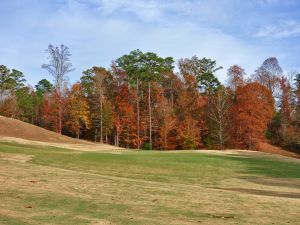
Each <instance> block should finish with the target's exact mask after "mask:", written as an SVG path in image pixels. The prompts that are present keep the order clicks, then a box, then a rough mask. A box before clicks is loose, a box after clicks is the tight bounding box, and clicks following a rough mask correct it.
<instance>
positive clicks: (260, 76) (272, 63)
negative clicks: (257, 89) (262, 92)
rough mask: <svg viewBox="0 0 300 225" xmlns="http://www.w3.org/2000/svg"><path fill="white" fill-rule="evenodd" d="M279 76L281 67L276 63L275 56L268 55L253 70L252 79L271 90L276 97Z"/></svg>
mask: <svg viewBox="0 0 300 225" xmlns="http://www.w3.org/2000/svg"><path fill="white" fill-rule="evenodd" d="M281 76H282V68H281V67H280V65H279V63H278V60H277V58H275V57H270V58H267V59H266V60H265V61H264V62H263V64H262V65H261V66H260V67H259V68H258V69H257V70H256V71H255V74H254V80H256V81H257V82H259V83H260V84H262V85H264V86H266V87H267V88H268V89H269V90H270V91H271V92H272V95H273V96H274V97H276V96H277V93H276V91H277V89H279V86H280V78H281ZM277 97H278V96H277Z"/></svg>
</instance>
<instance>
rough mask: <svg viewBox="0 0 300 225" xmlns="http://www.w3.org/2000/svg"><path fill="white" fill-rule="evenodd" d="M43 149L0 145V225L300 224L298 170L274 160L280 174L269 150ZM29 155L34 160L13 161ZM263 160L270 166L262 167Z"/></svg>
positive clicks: (293, 166) (264, 163) (299, 182)
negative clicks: (119, 151)
mask: <svg viewBox="0 0 300 225" xmlns="http://www.w3.org/2000/svg"><path fill="white" fill-rule="evenodd" d="M45 150H46V149H45V147H41V149H39V147H37V146H21V145H17V146H15V145H13V144H10V145H7V144H2V147H1V144H0V152H2V153H1V158H0V199H1V201H0V224H4V225H15V224H33V225H35V224H36V225H40V224H65V225H66V224H76V225H80V224H89V225H98V224H105V225H106V224H107V225H112V224H143V225H146V224H149V225H150V224H151V225H152V224H174V225H175V224H178V225H179V224H180V225H193V224H216V225H218V224H297V223H298V221H299V219H300V217H299V215H300V198H299V195H300V179H299V174H298V175H297V172H299V170H298V171H297V167H296V166H295V165H290V164H288V163H287V162H286V161H283V162H278V161H274V164H275V165H276V167H277V165H278V167H279V166H280V168H281V167H282V168H283V170H285V171H283V172H284V173H285V175H286V177H282V176H281V173H279V172H278V173H277V172H276V171H275V172H274V171H273V169H272V168H273V167H272V165H273V161H268V160H269V158H267V159H265V158H266V157H268V155H264V156H263V157H261V156H259V157H258V158H256V156H257V154H256V153H255V154H253V156H249V155H242V157H240V156H241V155H239V154H238V153H237V152H233V153H234V155H232V154H231V153H228V152H227V153H226V154H223V153H219V152H218V153H211V152H209V153H211V154H209V155H208V154H199V153H197V152H196V153H195V152H191V151H183V152H176V154H173V153H172V152H167V153H164V152H123V153H122V154H111V153H109V152H94V153H93V152H82V153H81V154H78V153H79V152H78V151H69V150H67V149H52V148H49V150H47V152H45ZM66 153H67V154H66ZM72 153H74V154H72ZM221 154H223V155H221ZM249 154H250V153H249ZM24 155H26V156H28V158H27V159H29V161H28V160H25V161H24V160H23V161H20V160H10V159H16V158H17V159H21V158H22V157H23V158H24ZM29 157H30V158H29ZM32 157H33V158H32ZM3 159H4V160H3ZM30 159H31V160H30ZM195 160H196V161H195ZM298 162H299V161H298ZM276 163H277V164H276ZM289 163H294V162H289ZM261 165H265V169H262V170H257V166H261ZM289 165H290V167H291V168H289ZM254 169H255V170H254ZM268 171H271V172H274V174H268ZM260 173H263V174H260ZM273 175H274V176H273ZM277 175H278V176H277ZM291 177H294V178H291ZM163 178H164V179H163Z"/></svg>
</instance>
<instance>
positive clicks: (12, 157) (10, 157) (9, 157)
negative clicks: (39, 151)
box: [0, 153, 32, 163]
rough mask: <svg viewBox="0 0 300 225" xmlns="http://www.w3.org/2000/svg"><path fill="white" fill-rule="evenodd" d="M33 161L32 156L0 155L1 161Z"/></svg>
mask: <svg viewBox="0 0 300 225" xmlns="http://www.w3.org/2000/svg"><path fill="white" fill-rule="evenodd" d="M31 159H32V156H31V155H23V154H12V153H0V160H8V161H16V162H22V163H25V162H27V161H29V160H31Z"/></svg>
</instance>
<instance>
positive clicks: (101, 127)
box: [100, 92, 103, 143]
mask: <svg viewBox="0 0 300 225" xmlns="http://www.w3.org/2000/svg"><path fill="white" fill-rule="evenodd" d="M102 111H103V101H102V92H101V93H100V142H101V143H103V115H102V114H103V112H102Z"/></svg>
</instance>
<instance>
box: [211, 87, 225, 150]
mask: <svg viewBox="0 0 300 225" xmlns="http://www.w3.org/2000/svg"><path fill="white" fill-rule="evenodd" d="M210 105H211V106H210V109H209V118H210V119H211V120H212V121H214V122H215V124H216V126H215V127H214V130H215V132H214V135H213V136H214V137H215V138H216V139H217V140H218V143H219V146H220V149H224V143H225V128H226V125H227V124H226V122H227V115H228V108H229V91H228V90H227V89H226V88H224V87H223V86H221V87H220V88H219V89H218V90H217V91H216V93H215V95H213V96H212V98H211V99H210Z"/></svg>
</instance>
